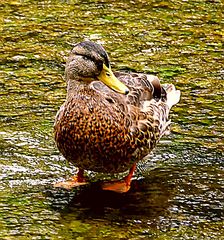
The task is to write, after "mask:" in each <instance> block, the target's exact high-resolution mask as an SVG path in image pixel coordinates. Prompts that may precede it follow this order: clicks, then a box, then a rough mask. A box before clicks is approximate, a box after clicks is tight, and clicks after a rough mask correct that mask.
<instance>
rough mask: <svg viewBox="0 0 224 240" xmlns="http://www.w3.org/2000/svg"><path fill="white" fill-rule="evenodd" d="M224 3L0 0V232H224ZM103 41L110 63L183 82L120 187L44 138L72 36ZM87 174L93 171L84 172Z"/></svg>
mask: <svg viewBox="0 0 224 240" xmlns="http://www.w3.org/2000/svg"><path fill="white" fill-rule="evenodd" d="M222 9H223V3H222V2H221V1H202V0H201V1H200V0H197V1H155V0H154V1H150V2H149V1H143V0H139V1H130V2H129V1H123V2H120V3H119V2H117V1H112V0H107V1H38V4H37V2H36V1H30V0H28V1H5V0H2V1H1V3H0V16H1V32H2V34H1V36H0V39H1V45H2V46H1V48H0V55H1V58H0V61H1V65H0V106H1V109H0V179H1V183H2V184H1V186H0V190H1V191H0V239H4V240H5V239H7V240H8V239H224V232H223V225H224V224H223V221H224V212H223V209H224V206H223V205H224V204H223V199H224V193H223V190H224V189H223V186H224V177H223V176H224V173H223V168H224V165H223V142H224V141H223V137H224V136H223V135H224V134H223V132H224V125H223V120H224V114H223V105H224V100H223V92H224V84H223V77H224V70H223V56H224V51H223V26H224V22H223V12H222ZM83 39H91V40H93V41H97V42H99V43H102V44H103V45H104V47H105V48H106V49H107V51H108V53H109V55H110V58H111V61H112V68H113V69H116V70H132V71H136V72H146V73H151V74H156V75H157V76H159V77H160V78H161V79H162V81H163V82H169V83H171V82H172V83H174V84H175V85H176V86H177V88H178V89H180V90H181V92H182V96H181V101H180V103H179V104H178V105H177V106H176V107H175V108H174V109H173V111H172V114H171V115H172V121H173V126H172V133H171V135H169V136H167V137H165V138H163V139H162V141H161V142H160V144H159V145H158V147H157V149H156V150H155V151H154V152H153V153H152V155H151V156H150V157H149V159H148V161H146V162H144V163H142V164H139V166H138V172H137V174H136V176H135V179H134V181H133V183H132V189H131V191H130V192H128V193H126V194H122V195H119V194H115V193H108V192H103V191H101V190H100V189H99V186H98V183H97V182H95V183H93V184H91V185H89V186H85V187H82V188H80V189H75V190H74V191H72V192H67V191H63V190H55V189H53V188H52V187H51V184H52V183H53V182H55V181H57V180H59V179H63V178H66V177H68V176H70V175H71V174H72V173H74V172H76V169H75V168H74V167H73V166H70V165H68V164H67V163H66V162H65V160H64V159H63V157H62V156H61V155H60V154H59V152H58V150H57V148H56V146H55V144H54V142H53V137H52V125H53V121H54V116H55V114H56V111H57V110H58V108H59V106H60V105H61V104H62V102H63V101H64V98H65V94H66V92H65V83H64V80H63V71H64V63H65V58H66V56H67V54H68V53H69V51H70V49H71V48H72V44H74V43H75V42H78V41H82V40H83ZM89 176H90V177H92V178H93V179H94V177H95V176H94V175H93V174H92V173H89Z"/></svg>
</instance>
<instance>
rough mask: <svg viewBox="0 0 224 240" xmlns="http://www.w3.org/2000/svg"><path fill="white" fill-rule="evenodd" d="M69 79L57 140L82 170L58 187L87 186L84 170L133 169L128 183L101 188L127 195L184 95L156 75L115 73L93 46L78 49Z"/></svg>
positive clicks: (73, 54)
mask: <svg viewBox="0 0 224 240" xmlns="http://www.w3.org/2000/svg"><path fill="white" fill-rule="evenodd" d="M65 80H66V83H67V97H66V100H65V102H64V104H63V105H62V106H61V108H60V110H59V111H58V113H57V115H56V119H55V124H54V135H55V141H56V144H57V147H58V149H59V151H60V152H61V153H62V155H63V156H64V157H65V158H66V159H67V160H68V161H69V162H71V163H73V164H74V165H75V166H76V167H78V169H79V171H78V174H77V176H75V177H72V178H71V179H69V180H68V181H65V182H62V183H57V184H55V186H56V187H64V188H67V189H70V188H72V187H75V186H79V185H82V184H85V183H86V180H85V177H84V170H91V171H95V172H103V173H120V172H125V171H127V170H130V171H129V174H128V176H126V177H125V178H124V179H122V180H118V181H111V182H105V183H103V184H102V188H103V189H105V190H111V191H115V192H127V191H128V190H129V189H130V183H131V178H132V175H133V173H134V171H135V168H136V163H137V162H138V161H140V160H142V159H143V158H144V157H145V156H146V155H147V154H149V153H150V152H151V151H152V149H153V148H154V147H155V146H156V144H157V143H158V141H159V139H160V138H161V137H162V136H163V135H164V133H165V132H166V131H167V129H168V128H169V125H170V120H169V119H168V114H169V111H170V109H171V107H172V106H173V105H174V104H176V103H177V102H178V101H179V99H180V91H178V90H176V89H175V87H174V85H172V84H169V85H161V84H160V81H159V79H158V78H157V77H156V76H153V75H147V74H142V73H141V74H140V73H130V72H129V73H127V72H115V73H113V72H112V70H111V66H110V61H109V57H108V55H107V53H106V51H105V50H104V48H103V47H102V46H101V45H99V44H97V43H94V42H91V41H84V42H81V43H78V44H76V45H75V46H74V48H73V50H72V51H71V53H70V56H69V57H68V59H67V63H66V67H65Z"/></svg>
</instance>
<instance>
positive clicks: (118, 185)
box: [102, 164, 136, 193]
mask: <svg viewBox="0 0 224 240" xmlns="http://www.w3.org/2000/svg"><path fill="white" fill-rule="evenodd" d="M135 169H136V164H134V165H133V166H132V167H131V169H130V171H129V174H128V175H127V176H126V177H125V178H123V179H122V180H118V181H110V182H104V183H103V184H102V189H103V190H109V191H113V192H118V193H125V192H127V191H128V190H129V189H130V187H131V178H132V176H133V174H134V171H135Z"/></svg>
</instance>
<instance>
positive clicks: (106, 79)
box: [98, 64, 129, 94]
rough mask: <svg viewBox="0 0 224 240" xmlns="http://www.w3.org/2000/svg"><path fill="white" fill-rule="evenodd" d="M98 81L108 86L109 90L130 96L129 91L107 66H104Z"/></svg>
mask: <svg viewBox="0 0 224 240" xmlns="http://www.w3.org/2000/svg"><path fill="white" fill-rule="evenodd" d="M98 79H99V80H100V81H101V82H103V83H104V84H106V85H107V86H108V87H109V88H111V89H113V90H114V91H116V92H118V93H122V94H128V93H129V89H128V88H127V87H126V86H125V85H124V84H123V83H122V82H121V81H119V80H118V79H117V78H116V77H115V76H114V74H113V72H112V71H111V69H110V68H108V67H107V66H106V65H105V64H103V70H102V71H101V73H100V75H99V76H98Z"/></svg>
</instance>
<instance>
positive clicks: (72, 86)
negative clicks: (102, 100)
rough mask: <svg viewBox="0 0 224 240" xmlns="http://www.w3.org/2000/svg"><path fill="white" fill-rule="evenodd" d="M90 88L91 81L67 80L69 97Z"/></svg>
mask: <svg viewBox="0 0 224 240" xmlns="http://www.w3.org/2000/svg"><path fill="white" fill-rule="evenodd" d="M87 89H89V83H87V82H83V81H77V80H74V79H72V80H68V81H67V98H70V97H73V96H74V95H77V94H79V93H81V92H83V91H84V92H86V90H87Z"/></svg>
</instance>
